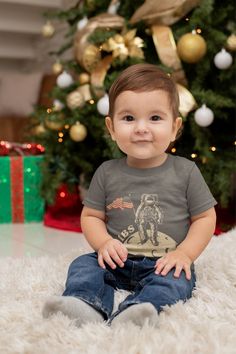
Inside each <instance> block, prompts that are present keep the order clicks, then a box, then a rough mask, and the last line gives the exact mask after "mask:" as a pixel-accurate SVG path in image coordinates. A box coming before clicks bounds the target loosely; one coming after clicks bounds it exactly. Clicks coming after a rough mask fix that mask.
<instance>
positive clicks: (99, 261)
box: [98, 253, 106, 269]
mask: <svg viewBox="0 0 236 354" xmlns="http://www.w3.org/2000/svg"><path fill="white" fill-rule="evenodd" d="M98 264H99V265H100V267H101V268H103V269H106V266H105V263H104V261H103V257H102V254H101V253H99V254H98Z"/></svg>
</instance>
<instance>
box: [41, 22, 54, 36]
mask: <svg viewBox="0 0 236 354" xmlns="http://www.w3.org/2000/svg"><path fill="white" fill-rule="evenodd" d="M54 33H55V28H54V27H53V25H52V23H51V22H50V21H47V22H46V23H45V25H43V28H42V35H43V36H44V37H46V38H50V37H52V36H53V35H54Z"/></svg>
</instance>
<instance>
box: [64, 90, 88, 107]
mask: <svg viewBox="0 0 236 354" xmlns="http://www.w3.org/2000/svg"><path fill="white" fill-rule="evenodd" d="M66 103H67V106H68V107H69V108H70V109H76V108H81V107H83V105H84V103H85V101H84V97H83V95H82V94H81V93H80V92H79V91H78V90H75V91H72V92H70V93H69V94H68V95H67V97H66Z"/></svg>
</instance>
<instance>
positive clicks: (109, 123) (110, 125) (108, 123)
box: [105, 117, 116, 141]
mask: <svg viewBox="0 0 236 354" xmlns="http://www.w3.org/2000/svg"><path fill="white" fill-rule="evenodd" d="M105 124H106V127H107V129H108V131H109V133H110V135H111V138H112V140H114V141H115V140H116V139H115V134H114V127H113V121H112V119H111V117H106V118H105Z"/></svg>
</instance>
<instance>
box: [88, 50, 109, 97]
mask: <svg viewBox="0 0 236 354" xmlns="http://www.w3.org/2000/svg"><path fill="white" fill-rule="evenodd" d="M112 61H113V57H112V55H108V56H106V57H105V58H104V59H102V60H101V61H100V62H99V63H98V65H97V66H96V68H95V69H94V70H93V71H92V73H91V79H90V82H91V86H92V90H93V92H94V94H95V95H96V96H97V97H102V96H104V94H105V90H104V85H103V83H104V80H105V77H106V74H107V71H108V70H109V68H110V66H111V63H112Z"/></svg>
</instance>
